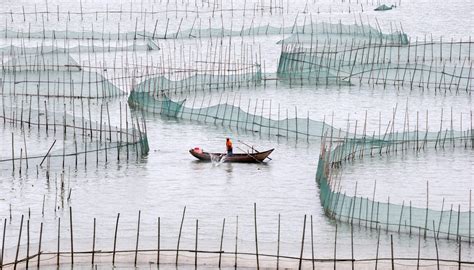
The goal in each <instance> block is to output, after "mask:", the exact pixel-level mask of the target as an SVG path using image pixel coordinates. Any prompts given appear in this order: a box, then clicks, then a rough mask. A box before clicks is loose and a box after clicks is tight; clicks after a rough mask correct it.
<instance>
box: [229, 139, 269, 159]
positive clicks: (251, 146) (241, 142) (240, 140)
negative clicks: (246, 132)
mask: <svg viewBox="0 0 474 270" xmlns="http://www.w3.org/2000/svg"><path fill="white" fill-rule="evenodd" d="M237 141H238V142H239V143H241V144H243V145H245V146H247V147H248V148H252V150H255V151H256V152H257V153H260V151H258V150H257V149H255V148H254V147H253V146H250V145H248V144H246V143H245V142H243V141H241V140H237ZM239 149H240V148H239ZM267 158H268V159H269V160H273V159H271V158H270V157H267Z"/></svg>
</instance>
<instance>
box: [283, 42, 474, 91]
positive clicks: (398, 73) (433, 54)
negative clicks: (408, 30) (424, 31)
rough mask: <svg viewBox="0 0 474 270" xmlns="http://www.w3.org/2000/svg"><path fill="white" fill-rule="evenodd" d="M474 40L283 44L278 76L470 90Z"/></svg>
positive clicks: (295, 80)
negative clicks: (409, 42)
mask: <svg viewBox="0 0 474 270" xmlns="http://www.w3.org/2000/svg"><path fill="white" fill-rule="evenodd" d="M471 44H472V43H471V42H464V43H463V42H457V43H456V42H448V43H442V42H438V43H423V44H419V43H415V44H410V45H407V46H393V45H390V44H387V43H385V44H383V45H380V44H376V43H375V44H374V43H372V42H370V41H369V42H368V43H366V42H364V43H361V42H355V41H352V42H351V43H347V42H346V43H336V44H334V43H330V42H328V43H326V42H323V44H321V43H319V44H315V46H314V47H311V48H304V47H301V46H294V45H289V46H286V47H284V49H283V51H282V53H281V55H280V61H279V65H278V71H277V75H278V77H279V78H281V79H285V80H288V81H290V83H295V84H304V83H317V84H339V85H344V84H357V83H358V84H363V83H367V84H382V85H387V84H393V85H401V86H409V87H410V88H413V87H421V88H437V89H445V90H450V91H451V90H453V91H456V92H458V91H465V92H470V91H472V89H473V86H472V79H473V78H472V76H473V74H474V73H473V72H472V64H470V59H471Z"/></svg>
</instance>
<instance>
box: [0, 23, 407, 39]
mask: <svg viewBox="0 0 474 270" xmlns="http://www.w3.org/2000/svg"><path fill="white" fill-rule="evenodd" d="M135 29H136V31H131V32H118V33H112V32H107V33H105V32H97V31H93V26H92V31H90V30H89V31H87V30H84V31H71V30H67V31H66V30H64V31H57V30H45V29H43V31H37V32H30V31H28V32H23V31H14V30H8V29H6V30H1V31H0V38H1V37H3V38H5V39H7V38H18V39H20V38H22V39H26V38H28V39H30V38H35V39H89V40H136V39H152V40H155V39H187V38H213V37H239V36H263V35H282V34H296V33H300V34H308V33H310V34H312V35H326V36H327V35H337V36H341V35H348V36H351V37H358V38H365V39H373V38H374V37H377V38H378V39H379V40H383V41H390V43H396V44H406V43H407V42H408V38H407V36H406V34H404V33H403V32H402V31H399V30H398V29H397V30H395V31H394V32H392V33H389V34H384V33H382V31H381V30H380V29H376V28H373V27H372V26H370V24H368V25H364V24H363V23H362V22H361V23H360V25H358V24H357V23H355V24H352V25H346V24H342V23H326V22H321V23H311V24H304V25H300V26H298V25H297V24H296V22H295V24H294V25H293V26H287V27H284V26H283V25H282V26H280V27H275V26H271V25H270V24H269V23H268V24H267V25H263V26H262V25H259V26H250V27H247V28H244V25H242V28H241V29H238V30H233V29H226V28H223V27H220V28H215V27H214V28H213V27H212V26H209V27H207V28H206V27H204V26H202V25H201V24H200V23H199V26H196V28H195V25H193V26H192V28H189V29H186V30H180V29H178V30H177V31H176V32H168V28H166V29H165V33H157V32H156V27H155V28H154V30H153V31H152V32H150V31H145V30H137V28H135Z"/></svg>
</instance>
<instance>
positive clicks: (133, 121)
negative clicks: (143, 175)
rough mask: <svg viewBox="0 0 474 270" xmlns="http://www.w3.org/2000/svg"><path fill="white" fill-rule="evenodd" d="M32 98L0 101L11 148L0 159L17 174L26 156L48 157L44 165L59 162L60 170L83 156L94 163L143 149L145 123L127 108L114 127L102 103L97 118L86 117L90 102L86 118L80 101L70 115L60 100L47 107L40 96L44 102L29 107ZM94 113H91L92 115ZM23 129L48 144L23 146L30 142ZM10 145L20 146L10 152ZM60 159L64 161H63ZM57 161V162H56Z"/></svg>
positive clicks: (146, 147)
mask: <svg viewBox="0 0 474 270" xmlns="http://www.w3.org/2000/svg"><path fill="white" fill-rule="evenodd" d="M32 103H33V102H32V99H31V97H30V100H29V102H22V103H21V107H20V106H8V105H6V104H5V101H3V105H2V112H1V115H0V122H1V123H3V125H4V127H11V129H12V139H11V144H12V147H13V148H12V152H11V156H9V157H2V158H0V164H6V163H7V164H10V163H11V164H12V169H13V171H15V169H16V170H17V171H18V170H19V172H20V173H21V167H22V166H23V165H24V166H26V168H28V165H27V164H28V160H37V161H38V162H40V160H41V164H43V163H44V161H45V159H46V158H48V160H47V163H48V169H49V167H50V166H59V167H60V166H62V168H63V170H64V168H65V166H66V165H67V164H74V165H73V166H74V167H75V168H76V169H77V168H78V166H79V165H78V163H79V164H81V163H83V165H84V166H86V167H87V163H88V158H89V163H94V162H95V163H98V162H99V160H100V161H105V162H108V161H109V160H113V159H116V160H121V159H126V160H128V159H129V158H130V156H135V155H136V156H137V157H141V156H145V155H147V154H148V151H149V145H148V137H147V132H146V125H145V123H144V122H143V123H141V120H139V118H138V117H134V116H133V115H132V113H130V112H128V111H127V107H125V111H124V112H122V109H121V108H120V111H119V114H120V124H119V127H117V126H113V124H112V123H111V122H110V115H109V109H108V104H105V105H104V104H102V105H100V106H99V107H100V114H99V115H100V118H99V119H92V117H91V109H90V108H91V106H90V105H89V106H87V107H86V108H85V109H86V112H85V113H86V114H87V110H88V116H89V117H88V118H87V117H86V116H85V115H84V106H83V104H82V103H81V115H79V112H77V113H78V114H77V115H76V114H75V109H74V108H72V110H73V114H70V112H69V111H68V112H67V111H66V106H65V105H63V106H64V108H56V106H53V105H56V104H55V103H53V104H49V103H48V102H46V101H44V104H38V105H37V106H36V107H37V108H32ZM39 105H41V106H43V105H44V109H39V108H38V106H39ZM61 107H62V106H61ZM73 107H74V105H73ZM63 109H64V110H63ZM104 111H106V112H104ZM99 115H96V114H95V113H94V116H95V117H97V116H99ZM122 115H123V116H122ZM25 130H29V132H30V133H31V132H37V133H38V134H39V136H38V137H35V138H36V140H38V138H39V140H40V141H43V143H47V144H48V145H43V146H42V147H39V148H40V149H39V150H38V149H33V150H31V149H30V150H27V146H28V145H31V144H33V143H35V142H33V141H30V140H28V141H27V140H26V137H25V134H24V132H25ZM28 138H29V137H28ZM15 142H16V143H15ZM15 145H16V146H18V147H16V148H21V151H18V150H16V154H15V152H14V151H13V149H14V148H15V147H14V146H15ZM19 145H20V146H19ZM36 148H38V147H36ZM112 150H114V151H115V153H114V152H113V151H112ZM20 153H24V155H21V154H20ZM93 153H95V154H93ZM99 153H100V155H99ZM66 158H67V160H68V162H66V161H65V160H66ZM91 159H92V161H91ZM55 160H56V161H57V162H56V163H55V164H52V163H51V162H54V161H55ZM61 161H62V163H59V162H61ZM41 164H39V165H41ZM45 164H46V163H45Z"/></svg>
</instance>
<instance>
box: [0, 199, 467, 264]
mask: <svg viewBox="0 0 474 270" xmlns="http://www.w3.org/2000/svg"><path fill="white" fill-rule="evenodd" d="M72 209H73V208H72V207H69V211H68V212H69V217H67V216H64V217H63V223H61V218H57V219H56V220H55V223H56V225H57V226H55V225H54V224H46V223H44V222H43V221H41V222H38V224H35V223H33V222H32V220H30V219H27V216H24V215H22V216H21V220H20V222H18V224H15V225H18V227H16V226H15V228H11V229H10V227H12V226H11V225H8V224H7V219H4V220H3V222H2V223H3V224H2V225H3V228H4V229H6V228H7V227H9V228H8V230H9V231H8V232H10V231H13V230H15V231H16V229H17V228H18V233H15V236H13V235H12V234H11V233H9V235H8V236H7V239H6V240H7V241H8V242H7V243H6V245H7V247H6V248H5V241H2V243H3V244H2V253H1V257H0V267H3V269H9V268H8V267H15V268H16V267H17V266H21V265H29V266H36V267H37V268H40V266H52V265H57V266H60V265H65V264H66V265H67V264H70V265H75V264H77V265H81V264H83V263H88V264H92V265H95V264H98V265H100V264H112V265H114V266H115V265H117V266H121V265H123V264H125V265H128V266H130V264H132V263H135V264H142V263H144V262H146V264H147V266H148V267H149V264H150V263H153V264H157V265H160V264H163V265H166V264H174V265H193V264H194V265H197V264H198V262H199V263H203V264H205V265H207V266H209V265H213V266H215V265H218V266H219V267H221V266H224V267H226V266H233V267H237V266H240V267H255V266H257V267H275V266H277V267H282V268H295V266H298V265H299V266H301V267H303V266H304V267H308V268H309V267H311V266H315V265H318V266H324V265H325V263H327V264H329V265H331V263H332V264H333V265H334V267H336V265H337V266H344V265H347V266H350V265H351V264H352V265H353V266H354V263H371V264H373V263H375V264H376V265H377V264H378V263H382V265H383V263H384V262H388V261H391V263H392V264H394V263H395V262H397V263H398V264H401V265H407V264H409V265H412V264H417V263H418V265H420V262H421V264H422V265H430V264H431V265H432V264H435V263H439V264H442V265H458V266H459V267H461V265H464V266H469V267H474V262H472V261H469V260H462V258H461V256H460V254H461V248H462V243H461V242H460V243H459V246H458V247H457V249H458V250H457V252H456V253H458V254H459V255H458V254H455V256H456V257H454V258H452V259H447V258H446V256H443V257H444V259H440V258H439V256H436V258H430V257H421V256H420V251H421V247H418V257H416V256H413V255H409V256H406V255H405V256H403V255H402V256H400V255H398V257H396V256H394V250H395V249H396V248H398V247H396V246H394V244H393V240H392V241H391V243H390V244H389V248H390V250H391V254H390V255H388V256H387V255H382V254H381V253H379V248H380V246H381V244H380V230H378V241H377V244H376V248H377V253H376V255H375V256H374V257H368V258H367V257H361V256H360V255H356V254H355V253H358V252H357V250H356V249H354V246H355V245H356V244H357V243H354V242H355V241H354V236H353V233H351V236H350V237H349V238H350V239H344V238H347V236H346V237H344V238H342V239H338V237H340V235H338V232H337V230H335V232H334V236H333V237H334V239H335V242H334V245H333V247H332V248H333V249H334V253H332V252H331V253H332V254H331V255H329V256H327V255H326V256H325V255H321V252H319V254H315V252H314V243H315V241H314V240H315V239H314V235H313V230H312V228H313V227H314V224H313V221H312V219H311V220H307V218H306V215H305V218H304V222H303V228H302V230H301V242H298V241H294V242H292V243H291V244H293V245H294V246H295V248H294V250H290V251H288V250H284V249H282V250H280V247H281V245H282V244H283V242H281V240H280V230H278V240H277V241H273V242H271V243H269V244H271V246H268V247H267V246H266V245H263V247H262V245H261V244H264V243H262V241H261V238H262V236H261V235H262V226H260V229H259V230H257V227H258V224H257V214H256V211H255V212H254V213H255V214H254V222H253V223H254V224H249V225H250V226H251V227H250V228H252V227H253V226H255V227H254V228H255V229H253V230H254V232H255V234H254V235H255V238H254V239H252V236H253V234H251V236H250V239H249V240H250V241H249V243H246V244H250V245H243V243H242V240H243V239H242V237H243V238H244V239H245V238H246V235H245V234H243V233H242V232H241V231H244V232H245V231H246V230H245V229H249V228H245V227H244V226H242V225H240V227H239V225H238V223H237V224H236V229H235V231H232V229H231V230H229V228H228V227H229V226H228V227H227V228H228V230H227V231H226V230H225V228H226V227H225V224H226V223H225V222H224V223H223V226H222V228H223V229H222V231H219V230H217V231H216V236H218V237H219V238H217V239H212V240H213V241H212V244H211V246H209V243H207V241H209V240H211V239H210V238H207V237H206V238H205V239H202V238H201V239H200V237H202V235H200V233H199V232H200V231H199V229H201V230H203V227H202V225H201V227H200V226H199V222H198V221H197V220H196V222H195V233H191V235H188V241H184V239H183V237H184V235H182V233H181V232H182V230H181V229H182V226H183V222H184V219H185V215H184V213H183V216H182V219H181V227H180V228H181V229H180V233H179V235H178V236H176V235H175V234H174V232H173V233H171V234H170V233H169V232H167V231H164V232H163V231H162V229H163V226H162V225H161V223H160V218H158V222H157V224H155V223H152V224H150V223H145V224H141V221H142V218H141V215H140V214H141V211H140V212H139V215H138V220H137V224H138V225H137V227H134V228H133V229H131V228H127V227H128V226H125V228H123V227H124V224H120V214H118V215H117V219H116V223H115V230H114V231H113V232H114V236H113V238H105V239H104V238H101V237H98V236H97V235H96V227H98V226H97V224H96V219H95V218H94V222H93V231H91V232H90V235H87V236H86V235H85V234H84V232H85V231H84V230H78V228H77V225H78V222H77V219H74V218H73V211H72ZM25 219H26V220H25ZM64 220H65V221H64ZM75 220H76V222H74V221H75ZM224 220H225V219H224ZM81 222H84V221H83V220H81ZM24 223H26V224H24ZM61 224H62V225H61ZM119 224H120V226H119ZM201 224H202V223H201ZM278 224H280V221H278ZM25 225H26V226H25ZM46 225H52V226H46ZM74 225H76V227H75V226H74ZM79 225H81V223H79ZM147 225H148V226H147ZM150 225H152V226H153V229H152V230H150ZM193 225H194V224H193ZM231 226H232V225H231ZM336 226H337V225H336ZM91 227H92V226H91ZM193 227H194V226H193ZM37 228H39V230H37ZM99 228H100V229H102V227H99ZM239 228H240V230H239ZM192 229H194V228H192ZM204 229H205V228H204ZM119 230H121V232H120V231H119ZM350 230H351V232H352V230H353V227H352V226H351V227H350ZM78 231H79V232H80V234H79V237H78V236H77V235H76V233H77V232H78ZM193 231H194V230H192V231H191V232H193ZM249 232H252V229H250V231H249ZM259 232H260V237H259ZM263 232H264V233H265V231H263ZM110 233H112V232H110ZM124 233H125V234H126V237H124ZM183 234H184V233H183ZM219 234H220V235H219ZM224 234H226V236H227V237H225V236H224ZM5 235H6V233H3V236H2V237H3V240H5ZM51 235H53V236H57V238H56V239H54V238H53V239H51V240H52V241H51V240H50V241H47V239H46V238H47V236H51ZM74 235H76V236H74ZM182 236H183V237H182ZM229 236H230V237H229ZM191 237H192V238H191ZM25 238H27V239H25ZM164 239H168V240H170V241H167V242H164V241H163V240H164ZM219 239H220V245H219V247H216V245H215V244H216V241H215V240H219ZM391 239H392V238H391ZM25 240H26V241H25ZM45 240H46V241H45ZM104 240H107V241H106V243H107V244H106V245H107V247H105V246H103V245H104V243H105V241H104ZM146 240H152V241H146ZM189 240H190V241H189ZM203 240H204V241H203ZM206 240H207V241H206ZM224 240H226V243H225V244H224ZM229 240H230V241H229ZM338 240H339V241H341V242H339V241H338ZM348 240H350V244H349V246H347V243H344V242H349V241H348ZM56 242H57V243H56ZM117 242H122V243H123V242H127V243H129V244H130V245H126V246H122V247H120V248H117ZM132 243H135V245H133V247H130V246H132V245H131V244H132ZM234 243H235V245H234ZM55 244H57V246H56V247H55ZM97 244H102V245H101V246H98V245H97ZM150 244H152V245H151V247H150ZM190 244H191V245H190ZM434 244H436V242H435V243H434ZM108 245H110V246H108ZM91 246H92V248H91ZM127 246H128V248H126V247H127ZM341 246H343V248H342V249H343V251H342V252H341ZM85 247H87V248H85ZM326 247H327V246H326ZM338 247H339V250H338V249H337V248H338ZM424 249H425V247H424ZM268 250H271V251H268ZM275 250H276V252H275ZM344 251H345V252H344ZM341 253H344V254H342V255H341ZM348 254H349V255H348ZM424 254H426V252H424ZM436 255H438V252H437V251H436ZM424 256H426V255H424ZM433 256H434V255H433ZM27 268H28V267H27Z"/></svg>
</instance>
